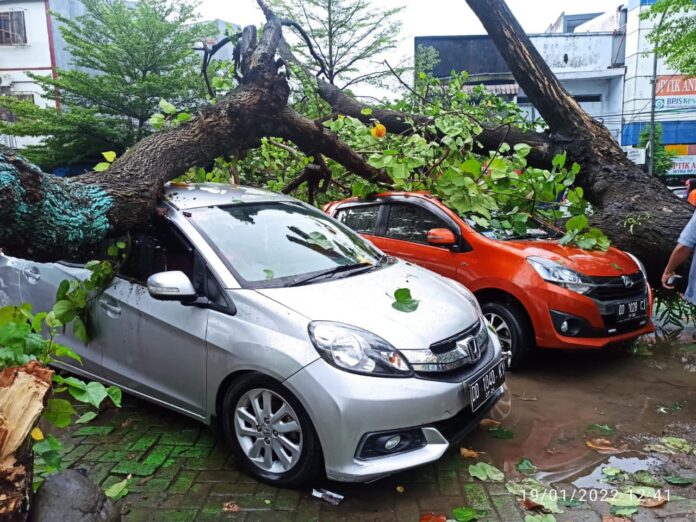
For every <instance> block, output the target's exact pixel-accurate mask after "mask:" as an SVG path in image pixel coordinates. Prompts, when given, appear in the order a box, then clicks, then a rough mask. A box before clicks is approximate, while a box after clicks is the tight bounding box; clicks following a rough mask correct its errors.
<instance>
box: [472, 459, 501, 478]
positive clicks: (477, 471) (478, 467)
mask: <svg viewBox="0 0 696 522" xmlns="http://www.w3.org/2000/svg"><path fill="white" fill-rule="evenodd" d="M469 475H471V476H472V477H474V478H477V479H479V480H492V481H493V482H502V481H503V479H504V478H505V474H504V473H503V472H502V471H500V470H499V469H498V468H496V467H495V466H491V465H490V464H486V463H485V462H479V463H478V464H471V465H469Z"/></svg>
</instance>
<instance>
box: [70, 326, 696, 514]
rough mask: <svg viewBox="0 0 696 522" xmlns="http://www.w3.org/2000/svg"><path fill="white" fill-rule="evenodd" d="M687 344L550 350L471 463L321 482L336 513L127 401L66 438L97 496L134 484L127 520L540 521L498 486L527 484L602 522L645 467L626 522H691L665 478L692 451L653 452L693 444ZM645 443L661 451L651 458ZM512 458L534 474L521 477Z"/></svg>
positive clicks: (680, 491)
mask: <svg viewBox="0 0 696 522" xmlns="http://www.w3.org/2000/svg"><path fill="white" fill-rule="evenodd" d="M689 343H690V340H689V339H682V341H681V342H680V343H679V344H676V345H675V344H668V343H657V344H655V343H652V344H651V345H650V346H649V347H646V346H640V347H639V348H638V349H634V350H633V351H634V352H636V353H629V352H628V351H627V350H625V349H621V350H620V349H616V350H612V351H605V352H601V353H598V352H584V353H561V352H549V353H545V354H544V356H543V357H541V358H539V360H538V361H537V363H536V364H535V365H534V366H533V367H532V369H530V370H528V371H526V372H524V373H516V374H510V375H509V378H508V383H509V393H508V395H507V396H506V397H505V398H504V400H503V401H501V403H500V404H499V406H498V407H497V408H496V410H495V411H494V412H493V413H492V415H491V417H492V418H493V420H496V421H498V422H500V423H501V425H500V427H499V428H498V429H497V430H496V431H493V432H491V431H489V430H488V429H479V430H477V431H476V432H474V433H473V434H472V435H471V436H469V437H468V438H467V439H466V441H464V443H463V444H462V445H461V446H462V447H465V448H468V449H472V450H474V451H477V452H482V454H481V455H480V456H479V457H478V458H477V459H471V458H465V457H463V456H462V455H460V452H459V448H453V449H452V450H451V451H450V452H448V454H447V455H446V456H445V457H444V458H443V459H441V460H440V461H439V462H437V463H436V464H433V465H429V466H424V467H421V468H418V469H415V470H410V471H407V472H404V473H400V474H398V475H395V476H392V477H389V478H386V479H383V480H380V481H377V482H374V483H372V484H360V485H346V484H339V483H332V482H324V483H320V484H317V487H324V488H326V489H328V490H331V491H334V492H337V493H340V494H342V495H344V496H345V500H344V501H343V502H342V503H341V504H340V505H339V506H332V505H330V504H328V503H326V502H324V501H321V500H317V499H314V498H312V497H311V495H310V494H309V493H310V492H309V491H287V490H276V489H274V488H270V487H268V486H264V485H262V484H259V483H257V482H255V481H253V480H252V479H250V478H248V477H247V476H245V475H244V474H243V473H241V471H240V470H239V468H238V466H237V464H236V463H235V462H234V459H233V458H232V457H231V455H230V452H229V450H228V448H227V446H226V445H225V444H224V442H222V441H219V440H217V439H215V438H214V437H213V435H212V433H210V431H209V430H208V429H207V428H204V427H201V426H199V425H197V424H196V423H194V422H192V421H189V420H188V419H186V418H184V417H181V416H179V415H176V414H173V413H171V412H168V411H166V410H164V409H161V408H158V407H155V406H152V405H149V404H145V403H143V402H141V401H138V400H135V399H126V401H125V404H124V408H122V409H121V410H119V411H109V412H106V413H104V414H102V415H101V416H100V417H99V418H98V419H97V420H95V421H94V422H93V423H92V424H90V425H89V426H87V427H82V428H77V429H75V430H73V432H72V433H71V434H70V436H68V437H66V438H65V440H66V442H67V443H68V444H69V446H70V447H71V448H72V452H71V453H70V455H69V459H70V461H71V462H73V466H75V467H81V468H83V469H85V470H86V471H87V472H88V473H89V474H90V475H91V476H93V477H94V478H95V479H96V480H98V481H100V482H101V483H102V484H103V485H104V486H108V485H110V484H113V483H115V482H117V481H119V480H122V479H123V478H124V476H126V475H127V474H128V473H131V474H132V478H131V481H130V485H129V490H130V493H129V494H128V496H126V497H125V498H124V499H123V500H122V501H121V502H122V504H123V509H124V511H125V512H126V519H130V520H207V519H210V520H217V519H219V518H232V519H236V520H241V519H243V520H302V521H305V520H322V521H323V520H351V521H353V520H375V521H376V520H379V521H386V520H399V521H402V520H403V521H410V520H414V521H418V520H419V519H421V517H422V516H423V515H425V514H427V513H430V512H432V513H435V514H437V515H446V516H447V517H448V518H450V519H454V517H453V515H452V510H453V509H455V508H458V507H463V506H468V507H473V508H475V509H477V510H480V511H481V512H486V514H485V515H483V514H480V515H479V518H477V520H502V521H516V520H525V516H532V515H535V514H536V515H539V514H541V511H540V508H535V509H533V510H526V509H525V506H522V505H521V504H520V502H519V501H518V499H516V498H515V496H513V495H512V494H510V493H509V491H508V490H507V489H506V487H505V485H506V484H509V483H510V482H511V481H516V480H520V479H522V478H524V477H533V478H535V479H538V480H541V481H542V482H543V483H545V484H548V485H549V486H548V487H549V491H550V490H551V488H552V487H553V488H554V491H556V493H555V495H556V496H557V498H558V499H563V498H565V499H566V500H570V498H571V496H572V497H573V499H574V500H581V501H583V502H580V503H579V504H578V505H575V506H573V507H567V506H560V509H561V510H562V511H563V513H562V514H561V513H559V514H556V515H555V518H553V519H552V518H549V519H548V520H557V521H559V522H562V521H575V522H582V521H590V520H597V521H600V520H602V516H604V515H608V514H609V513H610V511H611V509H612V506H611V505H610V504H609V503H607V502H606V500H610V499H612V498H615V497H616V495H617V493H616V492H617V491H618V490H619V489H624V488H626V487H628V486H629V485H631V484H633V485H634V486H636V485H639V484H637V483H636V481H635V477H636V475H633V473H635V472H638V471H642V470H644V471H647V472H648V473H647V475H645V474H644V477H645V476H647V477H648V482H653V483H654V484H653V486H654V488H653V489H654V490H655V491H653V492H652V495H653V496H658V497H659V500H660V502H661V500H662V499H663V498H664V499H668V502H666V503H663V504H662V505H660V506H659V507H653V508H647V507H640V508H639V509H638V511H637V512H636V513H633V514H632V520H634V521H637V522H639V521H644V520H664V519H666V520H696V486H695V485H693V484H692V485H674V484H669V483H668V482H667V481H666V479H665V477H668V476H676V477H686V478H692V479H694V481H695V482H696V466H695V464H696V454H693V452H692V454H691V455H687V454H686V453H685V452H684V451H682V450H679V451H675V452H674V453H673V454H666V453H665V451H672V450H673V448H670V447H665V445H664V441H662V442H660V439H661V438H663V437H666V436H672V437H678V438H680V439H684V440H686V441H690V443H691V444H692V445H694V446H695V447H696V344H689ZM591 427H592V428H591ZM99 428H103V429H101V430H99ZM496 435H503V436H508V437H509V436H510V435H512V438H496ZM602 439H604V440H602ZM587 441H590V444H593V445H594V446H595V447H596V448H599V451H597V450H596V449H592V448H591V447H589V446H588V444H587ZM651 444H652V445H655V444H662V447H660V446H658V448H657V449H658V450H659V451H655V448H653V449H652V450H646V449H645V447H646V446H648V445H651ZM521 458H527V459H529V460H530V461H531V462H532V463H533V465H534V466H535V468H536V469H534V470H531V469H530V470H529V473H528V474H526V475H523V474H522V473H521V472H520V471H518V470H517V469H516V464H517V463H518V462H519V461H520V459H521ZM477 462H487V463H490V464H492V465H494V466H496V467H497V468H499V469H500V470H502V471H503V472H504V473H505V479H504V481H498V482H496V481H490V480H489V481H480V480H478V479H475V478H473V477H472V476H471V475H470V474H469V471H468V469H469V466H470V465H471V464H475V463H477ZM607 468H608V469H609V470H610V471H607ZM672 480H674V479H672ZM644 485H645V484H644ZM518 495H519V492H518ZM567 503H568V502H566V504H567ZM648 503H649V502H648ZM652 503H655V502H652ZM526 507H527V508H529V507H533V506H532V505H530V503H527V506H526ZM614 509H615V510H616V509H621V506H618V507H616V506H615V507H614ZM460 515H461V512H460ZM443 520H444V519H443ZM462 520H469V519H468V518H466V519H462ZM531 520H543V519H531ZM617 520H619V519H617ZM544 522H545V521H544Z"/></svg>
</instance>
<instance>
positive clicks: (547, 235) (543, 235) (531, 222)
mask: <svg viewBox="0 0 696 522" xmlns="http://www.w3.org/2000/svg"><path fill="white" fill-rule="evenodd" d="M464 221H466V224H467V225H469V226H470V227H471V228H472V229H474V230H475V231H476V232H478V233H479V234H481V235H483V236H486V237H487V238H490V239H499V240H501V241H510V240H514V239H558V238H559V237H561V236H562V234H561V233H560V232H559V231H557V230H554V229H553V228H551V227H549V226H547V225H545V224H543V223H541V222H540V221H537V220H536V219H533V218H529V219H528V220H527V230H526V231H525V232H524V233H523V234H520V233H518V232H515V231H514V230H512V229H497V228H496V229H494V228H492V227H490V226H487V227H486V226H483V225H480V224H479V223H477V222H476V221H474V220H473V219H470V218H468V217H464Z"/></svg>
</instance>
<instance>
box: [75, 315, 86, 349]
mask: <svg viewBox="0 0 696 522" xmlns="http://www.w3.org/2000/svg"><path fill="white" fill-rule="evenodd" d="M72 326H73V335H74V336H75V337H76V338H78V339H79V340H80V341H82V343H83V344H87V342H88V341H89V337H88V336H87V327H86V326H85V323H84V321H83V320H82V319H81V318H80V317H75V319H74V320H73V325H72Z"/></svg>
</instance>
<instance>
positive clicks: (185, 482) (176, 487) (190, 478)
mask: <svg viewBox="0 0 696 522" xmlns="http://www.w3.org/2000/svg"><path fill="white" fill-rule="evenodd" d="M197 476H198V472H197V471H180V472H179V474H178V475H177V476H176V479H175V480H174V482H173V483H172V485H171V486H169V490H168V491H169V493H173V494H179V493H186V492H187V491H188V490H189V489H190V488H191V486H193V482H194V481H195V479H196V477H197Z"/></svg>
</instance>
